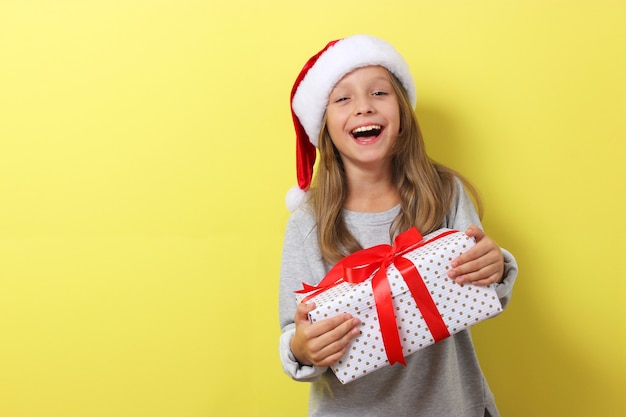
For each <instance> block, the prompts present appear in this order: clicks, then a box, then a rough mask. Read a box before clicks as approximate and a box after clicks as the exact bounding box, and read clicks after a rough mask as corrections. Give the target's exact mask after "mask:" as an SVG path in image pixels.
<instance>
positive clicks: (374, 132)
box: [350, 125, 383, 139]
mask: <svg viewBox="0 0 626 417" xmlns="http://www.w3.org/2000/svg"><path fill="white" fill-rule="evenodd" d="M382 131H383V127H382V126H380V125H370V126H361V127H357V128H356V129H354V130H353V131H352V132H350V134H351V135H352V137H353V138H354V139H362V138H374V137H376V136H378V135H380V132H382Z"/></svg>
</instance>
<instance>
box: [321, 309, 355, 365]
mask: <svg viewBox="0 0 626 417" xmlns="http://www.w3.org/2000/svg"><path fill="white" fill-rule="evenodd" d="M360 333H361V331H360V329H359V320H358V319H351V320H349V321H347V322H345V323H342V324H341V325H340V326H338V327H336V328H335V329H333V330H332V331H330V332H328V333H326V334H324V335H322V336H320V337H319V338H318V339H316V340H315V341H314V342H313V344H312V349H311V350H312V354H311V359H312V361H313V363H315V364H316V365H317V366H325V365H330V364H333V363H335V362H336V361H337V360H338V359H339V358H340V357H341V356H343V355H344V354H345V353H346V352H347V350H348V348H349V346H350V341H351V340H352V339H353V338H354V337H356V336H358V335H359V334H360Z"/></svg>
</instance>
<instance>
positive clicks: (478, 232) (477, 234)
mask: <svg viewBox="0 0 626 417" xmlns="http://www.w3.org/2000/svg"><path fill="white" fill-rule="evenodd" d="M465 234H466V235H468V236H469V237H473V238H474V239H475V240H476V242H478V241H479V240H481V239H482V238H483V237H485V232H483V231H482V229H481V228H480V227H478V226H476V225H475V224H472V225H471V226H470V227H468V228H467V230H466V231H465Z"/></svg>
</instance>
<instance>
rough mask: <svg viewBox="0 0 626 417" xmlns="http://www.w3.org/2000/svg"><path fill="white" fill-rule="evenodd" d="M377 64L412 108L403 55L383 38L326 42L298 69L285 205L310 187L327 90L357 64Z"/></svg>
mask: <svg viewBox="0 0 626 417" xmlns="http://www.w3.org/2000/svg"><path fill="white" fill-rule="evenodd" d="M370 65H380V66H383V67H385V68H387V70H389V71H390V72H391V73H392V74H394V75H395V76H396V77H397V78H398V79H399V80H400V83H402V86H403V87H404V89H405V90H406V92H407V94H408V97H409V101H410V102H411V105H412V106H413V107H415V103H416V100H417V98H416V92H415V84H414V82H413V77H412V76H411V71H410V69H409V66H408V64H407V63H406V61H405V60H404V58H403V57H402V56H401V55H400V54H399V53H398V51H396V50H395V49H394V47H393V46H391V45H390V44H389V43H387V42H386V41H384V40H382V39H379V38H375V37H373V36H368V35H354V36H350V37H347V38H343V39H339V40H335V41H331V42H329V43H328V44H327V45H326V46H325V47H324V49H322V50H321V51H319V52H318V53H317V54H315V55H314V56H312V57H311V58H310V59H309V60H308V61H307V62H306V64H305V65H304V67H303V68H302V71H300V74H299V75H298V78H297V79H296V82H295V83H294V85H293V88H292V90H291V116H292V118H293V124H294V127H295V129H296V169H297V174H298V185H297V186H294V187H293V188H292V189H291V190H289V192H288V193H287V201H286V202H287V208H288V209H289V211H294V210H295V209H296V208H297V207H298V206H299V205H300V204H302V202H304V201H305V199H306V192H307V191H308V189H309V187H310V186H311V180H312V178H313V165H314V164H315V157H316V148H317V146H318V143H317V142H318V137H319V134H320V130H321V128H322V120H323V118H324V112H325V111H326V105H327V104H328V97H329V95H330V92H331V91H332V89H333V88H334V87H335V84H337V83H338V82H339V80H341V79H342V78H343V76H344V75H346V74H347V73H349V72H351V71H353V70H355V69H357V68H361V67H367V66H370Z"/></svg>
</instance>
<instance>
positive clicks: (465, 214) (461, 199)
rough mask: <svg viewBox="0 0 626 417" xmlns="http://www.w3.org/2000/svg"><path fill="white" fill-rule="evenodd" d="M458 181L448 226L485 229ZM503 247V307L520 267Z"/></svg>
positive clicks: (500, 285)
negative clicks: (473, 225) (472, 226)
mask: <svg viewBox="0 0 626 417" xmlns="http://www.w3.org/2000/svg"><path fill="white" fill-rule="evenodd" d="M456 183H457V187H456V189H457V192H456V193H455V194H456V197H455V201H454V202H453V204H452V207H451V208H450V211H449V213H448V216H447V217H446V223H447V224H446V227H450V228H453V229H456V230H459V231H461V232H465V231H466V230H467V228H468V227H469V226H471V225H472V224H475V225H476V226H478V227H480V228H481V229H483V230H484V228H483V226H482V224H481V223H480V219H479V218H478V214H477V213H476V209H475V208H474V204H473V203H472V200H471V199H470V197H469V195H468V194H467V192H466V191H465V188H464V187H463V185H462V183H461V181H460V180H458V179H457V180H456ZM488 234H489V233H487V235H488ZM501 249H502V254H503V256H504V274H503V276H502V281H500V283H498V284H497V285H496V293H497V294H498V298H500V303H502V308H505V307H506V306H507V305H508V303H509V301H510V299H511V294H512V292H513V284H514V283H515V279H516V278H517V271H518V268H517V261H516V260H515V257H514V256H513V254H511V253H510V252H509V251H507V250H506V249H504V248H501Z"/></svg>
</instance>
